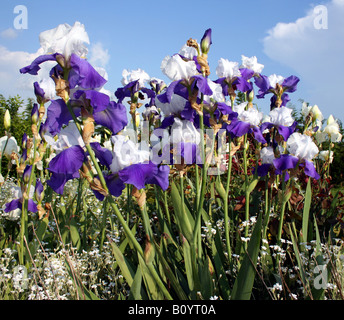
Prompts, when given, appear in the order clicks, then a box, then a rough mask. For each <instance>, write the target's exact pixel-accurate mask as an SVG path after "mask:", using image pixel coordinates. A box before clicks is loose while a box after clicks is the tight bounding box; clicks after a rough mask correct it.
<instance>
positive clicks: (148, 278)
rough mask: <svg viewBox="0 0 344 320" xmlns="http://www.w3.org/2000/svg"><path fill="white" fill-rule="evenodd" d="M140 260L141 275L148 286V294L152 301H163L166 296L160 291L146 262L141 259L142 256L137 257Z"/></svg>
mask: <svg viewBox="0 0 344 320" xmlns="http://www.w3.org/2000/svg"><path fill="white" fill-rule="evenodd" d="M137 256H138V258H139V265H140V268H141V274H142V276H143V281H144V283H145V285H146V289H147V293H148V296H149V299H150V300H163V299H164V294H163V293H162V291H161V290H160V288H159V286H158V285H157V283H156V281H155V280H154V278H153V277H152V275H151V272H150V271H149V269H148V267H147V265H146V263H145V261H144V260H143V258H142V257H141V255H140V254H138V255H137Z"/></svg>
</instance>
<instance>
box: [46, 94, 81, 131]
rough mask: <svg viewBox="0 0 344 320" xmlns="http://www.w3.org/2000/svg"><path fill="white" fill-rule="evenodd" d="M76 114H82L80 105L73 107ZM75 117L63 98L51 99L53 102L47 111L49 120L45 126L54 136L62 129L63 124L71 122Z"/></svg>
mask: <svg viewBox="0 0 344 320" xmlns="http://www.w3.org/2000/svg"><path fill="white" fill-rule="evenodd" d="M72 109H73V111H74V114H75V115H76V116H77V117H78V116H79V115H80V107H79V106H77V107H72ZM72 119H73V117H72V116H71V114H70V112H69V110H68V107H67V105H66V103H65V102H64V100H63V99H57V100H51V104H50V105H49V107H48V111H47V120H46V124H45V126H46V127H47V128H48V131H49V133H50V134H51V135H52V136H54V135H56V134H57V133H59V132H60V131H61V128H62V126H63V125H66V124H68V123H69V121H70V120H72Z"/></svg>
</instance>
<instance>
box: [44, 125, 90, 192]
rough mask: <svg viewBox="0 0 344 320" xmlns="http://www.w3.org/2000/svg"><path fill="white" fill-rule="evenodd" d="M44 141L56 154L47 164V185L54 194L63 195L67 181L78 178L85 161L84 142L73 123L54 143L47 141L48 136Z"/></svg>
mask: <svg viewBox="0 0 344 320" xmlns="http://www.w3.org/2000/svg"><path fill="white" fill-rule="evenodd" d="M45 139H46V140H47V141H48V143H50V144H51V145H52V147H53V149H55V150H56V153H57V155H56V156H55V157H54V158H53V159H52V160H51V161H50V162H49V166H48V170H49V171H50V172H51V177H50V179H49V180H48V181H47V184H48V185H49V186H50V187H51V188H52V189H53V190H54V191H55V192H56V193H59V194H63V190H64V186H65V184H66V183H67V181H68V180H72V179H75V178H79V177H80V174H79V169H80V168H81V167H82V164H83V162H84V161H85V160H86V154H85V151H84V149H83V147H84V142H83V141H82V138H81V136H80V134H79V131H78V129H77V127H76V125H75V123H73V122H71V123H69V125H68V126H67V127H66V128H64V129H62V130H61V132H60V134H59V138H58V140H57V141H56V142H55V140H54V139H49V137H48V135H46V136H45Z"/></svg>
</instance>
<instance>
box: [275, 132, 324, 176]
mask: <svg viewBox="0 0 344 320" xmlns="http://www.w3.org/2000/svg"><path fill="white" fill-rule="evenodd" d="M287 150H288V152H289V154H282V155H281V156H280V157H279V158H278V159H275V160H273V164H274V166H275V168H276V171H275V172H276V173H277V174H282V172H284V170H287V169H294V168H296V166H297V165H299V166H300V167H304V172H305V174H306V175H307V176H309V177H312V178H314V179H319V178H320V176H319V174H318V173H317V171H316V169H315V167H314V164H313V162H312V160H313V159H314V157H315V156H316V155H317V154H318V153H319V149H318V147H317V146H316V144H315V143H314V142H313V140H312V138H311V137H310V136H308V135H305V134H301V133H299V132H294V133H293V134H292V135H291V136H290V137H289V138H288V140H287ZM287 178H289V176H288V175H286V179H287Z"/></svg>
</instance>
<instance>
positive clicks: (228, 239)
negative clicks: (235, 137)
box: [224, 134, 232, 262]
mask: <svg viewBox="0 0 344 320" xmlns="http://www.w3.org/2000/svg"><path fill="white" fill-rule="evenodd" d="M228 137H229V152H228V170H227V183H226V189H225V190H226V198H225V200H224V214H225V237H226V247H227V253H228V260H229V262H230V261H231V260H232V251H231V243H230V237H229V231H230V230H229V229H230V228H229V212H228V200H229V199H228V198H229V187H230V182H231V174H232V156H231V142H232V141H231V135H230V134H229V135H228Z"/></svg>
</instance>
